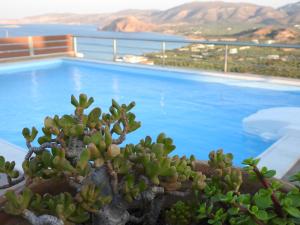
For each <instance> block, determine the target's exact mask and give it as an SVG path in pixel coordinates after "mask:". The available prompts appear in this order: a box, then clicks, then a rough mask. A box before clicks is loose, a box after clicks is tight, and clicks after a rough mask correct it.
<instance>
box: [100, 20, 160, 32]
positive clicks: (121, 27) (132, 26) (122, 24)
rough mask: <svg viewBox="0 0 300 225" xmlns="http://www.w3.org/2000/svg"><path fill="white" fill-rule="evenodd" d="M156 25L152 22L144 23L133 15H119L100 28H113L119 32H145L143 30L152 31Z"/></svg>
mask: <svg viewBox="0 0 300 225" xmlns="http://www.w3.org/2000/svg"><path fill="white" fill-rule="evenodd" d="M155 28H156V26H155V25H154V24H152V23H146V22H143V21H141V20H139V19H138V18H136V17H134V16H127V17H121V18H118V19H116V20H114V21H113V22H111V23H110V24H109V25H107V26H104V27H103V28H102V30H109V31H111V30H113V31H121V32H145V31H153V30H155Z"/></svg>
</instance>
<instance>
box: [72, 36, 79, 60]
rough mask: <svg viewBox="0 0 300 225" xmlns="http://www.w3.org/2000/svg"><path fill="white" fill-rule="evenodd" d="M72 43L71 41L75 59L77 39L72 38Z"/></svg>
mask: <svg viewBox="0 0 300 225" xmlns="http://www.w3.org/2000/svg"><path fill="white" fill-rule="evenodd" d="M72 41H73V43H72V44H73V52H74V56H75V57H77V52H78V50H77V38H76V37H74V36H72Z"/></svg>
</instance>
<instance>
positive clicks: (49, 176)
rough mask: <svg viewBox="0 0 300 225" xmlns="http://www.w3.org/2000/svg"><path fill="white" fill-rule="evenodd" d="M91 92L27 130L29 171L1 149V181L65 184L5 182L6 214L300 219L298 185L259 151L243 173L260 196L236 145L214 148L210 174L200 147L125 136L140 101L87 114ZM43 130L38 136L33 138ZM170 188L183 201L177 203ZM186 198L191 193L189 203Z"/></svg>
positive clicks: (38, 222) (52, 219)
mask: <svg viewBox="0 0 300 225" xmlns="http://www.w3.org/2000/svg"><path fill="white" fill-rule="evenodd" d="M93 101H94V99H93V98H88V97H87V96H86V95H85V94H81V95H80V96H79V98H78V99H76V98H75V97H74V96H72V97H71V103H72V105H73V106H74V107H75V110H74V113H73V114H71V115H63V116H58V115H55V116H53V117H46V118H45V120H44V126H43V127H42V135H41V136H39V137H38V131H37V129H36V128H35V127H32V128H31V129H29V128H24V129H23V132H22V133H23V136H24V138H25V141H26V144H27V147H28V153H27V155H26V157H25V159H24V162H23V170H24V176H23V175H21V176H20V174H19V172H18V171H17V170H15V168H14V167H15V163H14V162H6V161H5V159H4V158H3V157H0V172H1V173H4V174H6V176H7V181H8V184H6V185H3V186H1V188H2V189H3V188H7V187H11V186H14V185H15V184H18V183H19V182H21V181H23V180H24V179H26V183H25V186H30V187H31V185H34V184H38V183H39V182H40V181H50V182H52V181H55V182H61V183H62V184H64V185H65V187H64V188H65V189H64V188H63V189H62V190H59V191H58V190H55V191H56V192H55V193H56V194H51V193H47V192H46V193H45V194H39V193H35V192H33V191H31V189H29V188H24V189H23V190H22V191H21V192H20V193H18V194H17V193H16V192H14V191H11V190H10V191H7V192H6V195H5V196H6V200H7V201H6V203H5V206H4V210H5V212H6V213H8V214H11V215H14V216H22V217H23V218H25V219H26V220H27V221H29V222H30V223H31V224H33V225H43V224H47V225H69V224H72V225H73V224H83V223H84V224H92V225H102V224H105V225H126V224H129V223H130V224H131V223H135V224H147V225H155V224H157V220H158V218H159V216H160V215H161V214H164V211H165V218H166V221H167V223H168V224H170V225H176V224H180V225H185V224H186V225H189V224H192V223H200V224H201V223H208V224H216V225H219V224H220V225H221V224H234V225H235V224H258V225H263V224H271V225H273V224H286V225H290V224H300V203H299V202H300V192H299V187H297V186H294V188H293V189H292V190H291V191H288V192H284V191H282V190H281V186H282V185H281V183H280V182H278V181H276V180H274V179H273V176H274V175H275V171H274V170H269V169H267V168H266V167H263V168H261V169H259V168H258V167H257V164H258V162H259V160H258V159H253V158H250V159H247V160H245V161H244V162H243V163H244V164H245V165H246V167H245V168H244V172H246V173H248V174H249V175H250V176H251V177H252V178H255V179H256V180H258V181H259V182H260V183H261V184H262V188H261V189H259V190H258V191H257V192H256V193H254V194H252V195H250V194H249V193H243V192H242V191H241V190H240V189H241V185H242V182H243V176H242V174H243V173H242V172H243V171H242V169H239V168H235V167H234V166H233V163H232V160H233V155H232V154H225V153H223V151H222V150H218V151H212V152H211V153H210V154H209V161H208V165H209V167H210V172H211V174H210V173H208V174H206V175H204V174H202V173H201V171H197V170H196V166H195V165H196V164H197V162H196V160H195V157H194V156H191V157H189V158H187V157H186V156H181V157H179V156H177V155H173V156H170V154H171V153H173V151H174V149H175V145H174V144H173V140H172V139H171V138H169V137H167V136H166V135H165V134H164V133H161V134H159V135H158V137H157V138H156V140H152V138H151V137H149V136H147V137H145V138H144V139H142V140H140V142H139V143H137V144H126V145H122V143H123V142H124V141H125V139H126V136H127V134H129V133H131V132H133V131H135V130H136V129H138V128H139V127H140V126H141V124H140V122H138V121H136V117H135V115H134V114H133V113H132V112H131V110H132V109H133V108H134V106H135V103H134V102H132V103H130V104H128V105H126V104H122V105H119V104H118V103H117V102H116V101H115V100H112V104H111V107H110V108H109V112H108V113H103V112H102V110H101V109H100V108H98V107H97V108H94V109H91V110H90V111H89V113H86V109H88V108H89V107H90V106H91V105H92V103H93ZM37 137H38V138H37ZM36 139H37V142H38V143H39V145H38V146H37V147H34V146H32V144H33V143H35V140H36ZM299 177H300V176H299V174H296V175H295V176H294V177H293V178H292V179H293V181H299V180H300V179H299ZM32 190H34V189H32ZM170 196H172V197H171V198H172V201H175V202H176V201H177V202H176V203H175V204H174V205H172V206H171V208H170V204H169V203H168V201H167V199H169V198H170ZM184 198H187V199H192V200H191V201H186V202H183V201H182V199H184ZM137 216H138V217H137Z"/></svg>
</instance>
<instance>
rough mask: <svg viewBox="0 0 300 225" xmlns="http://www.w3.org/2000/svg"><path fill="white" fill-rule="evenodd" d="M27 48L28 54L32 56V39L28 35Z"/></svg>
mask: <svg viewBox="0 0 300 225" xmlns="http://www.w3.org/2000/svg"><path fill="white" fill-rule="evenodd" d="M28 48H29V55H30V56H34V47H33V40H32V37H31V36H29V37H28Z"/></svg>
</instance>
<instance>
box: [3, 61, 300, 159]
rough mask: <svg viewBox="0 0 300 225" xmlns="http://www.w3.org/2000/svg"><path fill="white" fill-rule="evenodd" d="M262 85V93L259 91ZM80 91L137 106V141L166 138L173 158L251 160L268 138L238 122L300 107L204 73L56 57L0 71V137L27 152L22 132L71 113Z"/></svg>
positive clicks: (299, 97) (277, 89)
mask: <svg viewBox="0 0 300 225" xmlns="http://www.w3.org/2000/svg"><path fill="white" fill-rule="evenodd" d="M262 87H265V88H262ZM80 93H86V94H87V95H88V96H93V97H94V98H95V103H94V104H93V106H100V107H101V108H102V110H103V111H108V107H109V106H110V103H111V99H112V98H114V99H116V100H117V101H119V102H120V103H128V102H130V101H133V100H134V101H136V103H137V106H136V108H135V109H134V112H135V113H136V115H137V119H138V120H140V121H142V127H141V128H140V130H138V131H136V132H135V133H133V134H130V135H129V136H128V141H130V142H134V143H136V142H138V141H139V140H140V139H141V138H143V137H145V136H146V135H150V136H152V137H155V136H156V135H158V134H159V133H160V132H165V133H166V134H167V135H168V136H170V137H172V138H173V140H174V142H175V145H176V146H177V148H176V151H175V154H179V155H183V154H187V155H190V154H194V155H196V157H198V158H200V159H206V158H207V155H208V153H209V152H210V151H211V150H215V149H219V148H223V149H224V150H225V151H226V152H232V153H234V154H235V163H237V164H239V163H240V162H241V161H242V160H243V159H244V158H247V157H249V156H257V155H259V154H260V153H261V152H263V151H264V150H266V149H267V148H268V147H269V146H270V145H271V144H272V143H274V140H263V139H261V138H260V137H258V136H254V135H250V134H247V133H246V132H245V131H244V129H243V124H242V121H243V119H244V118H246V117H248V116H249V115H251V114H254V113H255V112H257V111H259V110H261V109H267V108H273V107H290V106H293V107H300V88H296V87H295V88H293V87H287V86H282V85H272V84H269V83H262V82H251V81H239V80H234V79H226V78H222V77H213V76H206V75H205V74H199V73H193V72H183V71H180V72H178V71H175V70H174V71H173V70H163V69H149V68H145V67H131V66H123V65H116V64H104V63H93V62H85V61H78V60H69V59H58V60H46V61H36V62H32V63H17V64H14V65H12V66H1V67H0V138H1V139H5V140H7V141H9V142H12V143H14V144H16V145H19V146H22V147H25V142H24V140H23V137H22V134H21V130H22V128H23V127H31V126H35V127H37V128H41V127H42V125H43V119H44V117H45V116H47V115H49V116H53V115H55V114H59V115H62V114H66V113H72V112H73V107H72V106H71V104H70V96H71V94H74V95H79V94H80Z"/></svg>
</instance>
